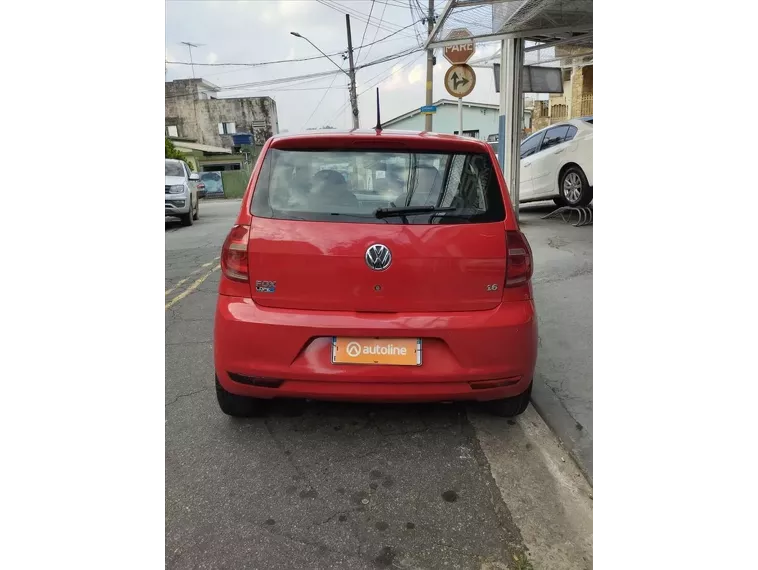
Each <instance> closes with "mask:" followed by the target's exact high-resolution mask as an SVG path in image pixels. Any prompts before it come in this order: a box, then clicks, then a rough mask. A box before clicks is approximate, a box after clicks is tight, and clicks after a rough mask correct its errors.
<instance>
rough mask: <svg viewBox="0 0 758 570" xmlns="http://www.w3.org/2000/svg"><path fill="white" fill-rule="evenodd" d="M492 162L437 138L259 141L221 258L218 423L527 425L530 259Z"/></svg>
mask: <svg viewBox="0 0 758 570" xmlns="http://www.w3.org/2000/svg"><path fill="white" fill-rule="evenodd" d="M497 164H498V163H497V159H496V157H495V155H494V154H493V152H492V150H491V149H490V147H489V145H487V144H486V143H484V142H480V141H477V140H474V139H469V138H463V137H456V136H449V135H437V134H434V133H411V132H398V131H395V132H392V131H380V130H377V131H373V130H372V131H351V132H348V133H338V132H334V131H325V132H315V133H308V134H302V135H286V136H276V137H273V138H271V139H269V140H268V142H267V143H266V145H265V146H264V148H263V151H262V153H261V156H260V158H259V159H258V163H257V165H256V167H255V171H254V172H253V175H252V177H251V179H250V184H249V186H248V188H247V191H246V193H245V197H244V199H243V201H242V207H241V209H240V213H239V216H238V217H237V222H236V224H235V225H234V227H233V228H232V230H231V232H230V233H229V236H228V237H227V239H226V242H225V243H224V246H223V250H222V255H221V270H222V276H221V283H220V286H219V297H218V305H217V308H216V321H215V332H214V357H215V369H216V393H217V396H218V402H219V405H220V407H221V409H222V411H223V412H224V413H226V414H229V415H231V416H250V415H255V414H256V413H258V412H259V411H261V409H262V404H263V402H264V401H265V400H268V399H271V398H310V399H323V400H348V401H372V402H429V401H450V400H478V401H487V402H490V405H491V407H492V409H493V410H494V411H495V412H496V413H499V414H501V415H504V416H513V415H517V414H520V413H521V412H523V411H524V409H525V408H526V406H527V404H528V401H529V394H530V392H531V386H532V375H533V372H534V365H535V361H536V356H537V322H536V316H535V312H534V301H533V299H532V287H531V281H530V279H531V276H532V254H531V250H530V248H529V244H528V243H527V240H526V238H525V237H524V234H522V233H521V231H520V230H519V226H518V224H517V222H516V219H515V216H514V214H513V210H512V207H511V203H510V199H509V196H508V192H507V190H506V187H505V183H504V180H503V177H502V174H501V172H500V170H499V169H498V167H497Z"/></svg>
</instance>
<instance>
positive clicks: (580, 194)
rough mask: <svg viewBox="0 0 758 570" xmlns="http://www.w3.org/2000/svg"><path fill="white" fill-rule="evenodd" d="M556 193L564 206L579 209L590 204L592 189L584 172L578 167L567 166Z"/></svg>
mask: <svg viewBox="0 0 758 570" xmlns="http://www.w3.org/2000/svg"><path fill="white" fill-rule="evenodd" d="M559 184H560V185H559V187H558V191H559V193H560V196H559V198H558V199H559V200H561V201H562V202H564V204H563V205H564V206H571V207H574V208H581V207H583V206H586V205H588V204H589V203H590V202H592V188H591V187H590V184H589V182H587V177H586V176H585V175H584V171H583V170H582V169H581V168H579V167H578V166H569V167H568V168H567V169H566V170H565V171H564V172H563V174H562V175H561V180H560V183H559Z"/></svg>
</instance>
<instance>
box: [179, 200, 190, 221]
mask: <svg viewBox="0 0 758 570" xmlns="http://www.w3.org/2000/svg"><path fill="white" fill-rule="evenodd" d="M180 217H181V219H182V225H183V226H191V225H192V198H190V211H189V212H187V213H186V214H183V215H182V216H180Z"/></svg>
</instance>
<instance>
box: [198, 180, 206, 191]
mask: <svg viewBox="0 0 758 570" xmlns="http://www.w3.org/2000/svg"><path fill="white" fill-rule="evenodd" d="M197 189H198V190H205V184H203V183H202V182H198V183H197Z"/></svg>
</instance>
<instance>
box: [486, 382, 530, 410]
mask: <svg viewBox="0 0 758 570" xmlns="http://www.w3.org/2000/svg"><path fill="white" fill-rule="evenodd" d="M531 395H532V384H531V383H530V384H529V387H528V388H527V389H526V390H524V391H523V392H522V393H521V394H519V395H518V396H512V397H510V398H503V399H502V400H492V401H491V402H487V407H488V408H489V411H490V412H491V413H493V414H495V415H496V416H501V417H503V418H512V417H515V416H518V415H520V414H523V413H524V410H526V407H527V406H528V405H529V398H530V396H531Z"/></svg>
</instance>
